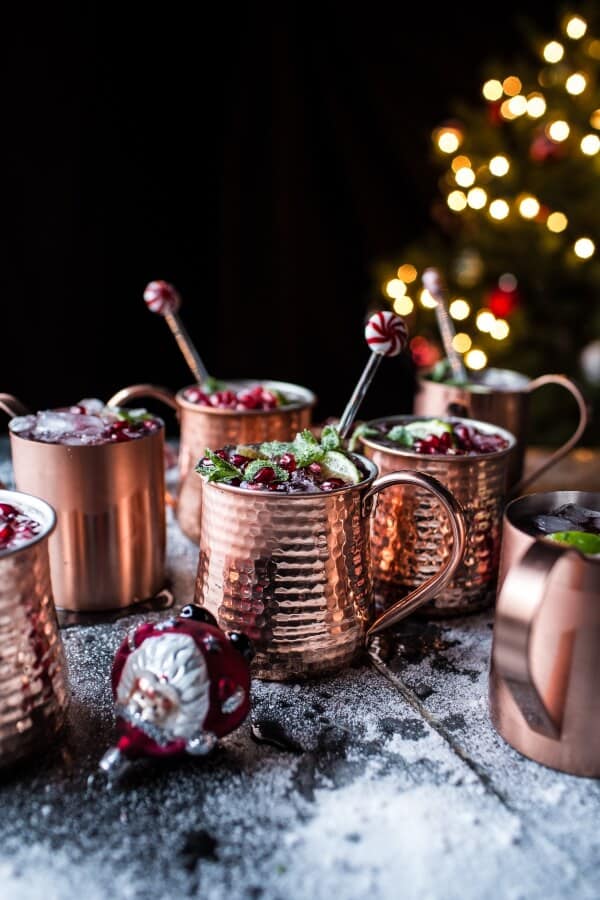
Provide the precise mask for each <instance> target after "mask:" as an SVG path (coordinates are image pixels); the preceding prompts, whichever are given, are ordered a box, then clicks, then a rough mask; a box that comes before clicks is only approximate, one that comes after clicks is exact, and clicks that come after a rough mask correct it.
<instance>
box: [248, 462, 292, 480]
mask: <svg viewBox="0 0 600 900" xmlns="http://www.w3.org/2000/svg"><path fill="white" fill-rule="evenodd" d="M261 469H273V471H274V472H275V481H288V480H289V477H290V473H289V472H286V470H285V469H282V468H281V466H278V465H276V464H275V463H274V462H273V461H272V460H270V459H253V460H252V462H251V463H248V465H247V466H246V468H245V469H244V481H252V479H253V478H254V476H255V475H256V473H257V472H260V470H261Z"/></svg>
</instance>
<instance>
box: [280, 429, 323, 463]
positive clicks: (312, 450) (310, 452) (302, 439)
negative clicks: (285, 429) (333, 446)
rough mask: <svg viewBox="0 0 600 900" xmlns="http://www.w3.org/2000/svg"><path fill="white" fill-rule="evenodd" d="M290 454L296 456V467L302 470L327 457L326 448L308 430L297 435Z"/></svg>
mask: <svg viewBox="0 0 600 900" xmlns="http://www.w3.org/2000/svg"><path fill="white" fill-rule="evenodd" d="M289 452H290V453H293V454H294V456H295V458H296V465H297V466H298V467H299V468H301V469H302V468H304V467H305V466H309V465H310V464H311V463H314V462H319V460H321V459H323V457H324V456H325V449H324V447H322V446H321V445H320V443H319V442H318V440H317V439H316V437H315V436H314V434H312V432H310V431H309V430H308V428H305V429H304V431H300V432H299V433H298V434H297V435H296V437H295V438H294V440H293V441H292V446H291V448H290V451H289Z"/></svg>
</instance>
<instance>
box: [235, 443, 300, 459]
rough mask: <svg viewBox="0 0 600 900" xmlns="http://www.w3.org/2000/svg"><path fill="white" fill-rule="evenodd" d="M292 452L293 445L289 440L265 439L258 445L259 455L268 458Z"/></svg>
mask: <svg viewBox="0 0 600 900" xmlns="http://www.w3.org/2000/svg"><path fill="white" fill-rule="evenodd" d="M242 452H243V451H242ZM293 452H294V445H293V444H292V443H290V441H265V443H264V444H261V445H260V455H261V456H266V457H267V458H269V459H274V458H276V457H278V456H283V454H284V453H293Z"/></svg>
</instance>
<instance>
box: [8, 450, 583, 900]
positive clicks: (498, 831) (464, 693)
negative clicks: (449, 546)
mask: <svg viewBox="0 0 600 900" xmlns="http://www.w3.org/2000/svg"><path fill="white" fill-rule="evenodd" d="M2 450H4V453H5V455H4V457H3V459H4V460H6V448H5V447H4V448H3V447H0V453H1V452H2ZM9 478H10V470H9V467H8V465H7V464H6V462H5V463H4V464H3V465H0V479H2V480H7V479H9ZM168 546H169V571H170V576H171V578H172V582H173V592H174V595H175V598H176V604H177V605H181V604H183V603H184V602H186V601H188V600H189V599H191V596H192V586H193V579H194V573H195V565H196V549H195V547H194V546H193V544H191V542H190V541H188V540H187V539H186V538H185V537H183V536H182V535H181V533H180V532H179V529H178V528H177V526H176V524H175V523H174V522H173V521H172V520H170V522H169V545H168ZM163 615H166V613H160V612H151V613H147V614H146V616H154V617H157V618H159V617H161V616H163ZM142 618H143V616H142V615H140V614H136V615H135V616H127V617H124V618H120V619H118V620H116V621H114V622H103V623H98V624H94V625H81V624H77V625H70V626H68V627H65V628H63V639H64V643H65V647H66V651H67V655H68V660H69V671H70V680H71V685H72V703H71V708H70V714H69V721H68V725H67V728H66V730H65V733H64V734H63V736H62V738H61V740H60V741H59V742H58V743H57V744H56V746H55V747H53V748H51V749H40V754H39V756H38V757H36V758H35V759H33V760H31V761H30V762H28V763H27V764H23V765H22V766H20V767H18V768H16V769H13V770H11V771H9V772H4V773H3V774H2V780H1V783H0V897H1V898H2V900H34V898H35V900H37V898H43V900H55V898H56V900H80V898H85V900H96V898H97V900H100V898H102V900H103V898H140V900H142V898H143V900H154V898H156V900H158V898H161V900H163V898H164V900H167V898H168V900H175V898H179V897H202V898H203V900H204V898H206V900H212V898H214V900H220V898H225V897H230V898H234V900H237V898H248V900H259V898H260V900H263V898H264V900H284V898H286V900H305V898H306V900H321V898H323V900H325V898H327V900H329V898H331V897H336V898H339V900H362V898H365V897H369V898H373V900H378V898H385V900H388V898H389V900H392V898H400V897H401V898H407V900H412V898H415V900H437V898H440V900H441V898H444V900H455V898H456V900H471V898H473V900H475V898H477V900H480V898H496V897H497V898H514V900H517V898H523V900H533V898H538V897H539V898H542V897H543V898H565V897H577V898H588V897H589V898H594V900H595V898H598V896H599V895H600V865H599V862H598V860H599V858H600V828H599V824H600V782H597V781H593V780H589V779H580V778H573V777H569V776H566V775H563V774H560V773H558V772H553V771H551V770H549V769H546V768H543V767H541V766H538V765H536V764H535V763H533V762H530V761H528V760H526V759H524V758H523V757H521V756H519V755H518V754H517V753H516V752H514V751H513V750H512V749H511V748H510V747H508V746H507V745H506V744H505V743H504V742H503V741H502V740H501V738H499V737H498V735H497V734H496V733H495V732H494V731H493V729H492V728H491V726H490V722H489V719H488V713H487V665H488V655H489V649H490V640H491V633H492V632H491V627H492V617H491V615H490V614H489V613H488V614H483V615H479V616H477V617H473V618H469V619H458V620H451V621H447V622H436V623H427V622H424V621H420V620H415V619H413V620H411V621H409V622H407V623H405V624H404V625H403V626H402V628H401V629H400V630H399V632H398V635H397V636H396V638H394V641H393V642H392V643H390V641H389V640H388V639H387V638H386V639H384V640H383V642H382V643H381V644H380V645H379V646H377V647H376V648H375V651H376V652H377V653H378V654H379V658H380V659H382V658H385V659H386V662H385V674H382V673H381V672H380V671H379V670H378V669H377V668H376V667H375V666H374V665H373V664H372V663H370V662H369V661H368V660H365V663H364V664H363V665H361V666H358V667H357V668H354V669H351V670H349V671H347V672H345V673H343V674H341V675H339V676H338V677H332V678H328V679H324V680H322V681H319V682H317V683H314V684H310V685H302V686H299V685H277V684H266V683H258V682H257V683H255V684H254V687H253V711H252V720H253V722H254V723H255V725H257V726H258V727H261V728H262V730H263V731H264V732H265V733H270V734H271V735H272V736H273V735H275V736H277V737H278V740H279V741H280V743H281V744H282V745H283V746H280V747H276V746H273V745H271V744H265V743H259V742H257V741H256V740H255V739H254V738H253V736H252V729H251V721H248V722H247V723H246V724H245V725H244V726H243V727H242V728H240V729H239V730H238V731H237V732H236V733H234V734H233V735H231V736H229V737H228V738H226V739H225V740H223V741H222V742H221V744H220V746H219V747H218V749H217V750H216V751H215V752H214V754H213V755H212V756H211V757H210V758H208V759H205V760H192V759H186V760H181V761H178V762H171V763H169V764H158V763H156V762H150V761H148V762H146V761H143V762H140V763H136V764H135V765H133V766H132V767H131V768H130V770H129V772H128V773H127V774H126V775H125V776H124V778H123V779H122V780H121V781H120V782H119V783H118V784H116V785H114V786H113V787H108V786H107V783H106V781H105V779H104V777H103V776H102V775H100V774H98V769H97V765H98V760H99V759H100V757H101V756H102V754H103V752H104V750H105V749H106V748H107V747H108V746H109V744H110V743H111V740H112V736H113V731H112V729H113V710H112V702H111V698H110V691H109V671H110V666H111V662H112V657H113V653H114V651H115V648H116V647H117V646H118V644H119V642H120V641H121V639H122V637H123V635H124V634H125V632H126V630H127V629H128V628H129V627H130V626H131V625H132V624H133V623H135V622H137V621H140V620H141V619H142Z"/></svg>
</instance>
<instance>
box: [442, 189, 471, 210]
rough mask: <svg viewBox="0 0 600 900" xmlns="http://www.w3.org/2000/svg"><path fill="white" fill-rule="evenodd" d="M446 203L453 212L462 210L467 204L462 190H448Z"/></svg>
mask: <svg viewBox="0 0 600 900" xmlns="http://www.w3.org/2000/svg"><path fill="white" fill-rule="evenodd" d="M446 203H447V204H448V206H449V207H450V209H451V210H453V211H454V212H462V211H463V209H464V208H465V206H466V205H467V198H466V195H465V194H464V193H463V191H450V193H449V194H448V196H447V197H446Z"/></svg>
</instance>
